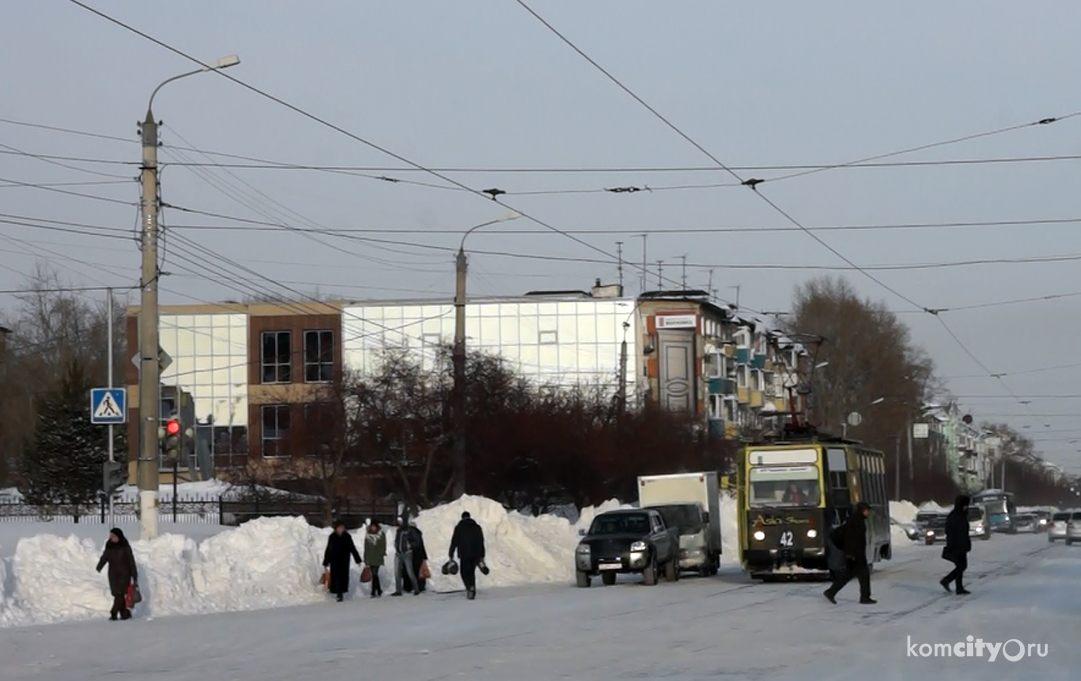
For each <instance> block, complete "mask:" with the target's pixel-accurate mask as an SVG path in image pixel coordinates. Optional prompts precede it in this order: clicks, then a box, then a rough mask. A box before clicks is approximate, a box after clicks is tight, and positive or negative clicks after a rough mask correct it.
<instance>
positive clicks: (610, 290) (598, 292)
mask: <svg viewBox="0 0 1081 681" xmlns="http://www.w3.org/2000/svg"><path fill="white" fill-rule="evenodd" d="M592 294H593V297H594V298H622V297H623V287H622V286H620V285H619V284H602V283H601V280H600V279H599V278H598V279H597V283H596V284H594V285H593V291H592Z"/></svg>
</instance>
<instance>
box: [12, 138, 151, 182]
mask: <svg viewBox="0 0 1081 681" xmlns="http://www.w3.org/2000/svg"><path fill="white" fill-rule="evenodd" d="M0 153H5V154H6V153H11V154H15V155H17V156H22V157H25V158H32V159H34V160H36V161H41V162H42V163H48V164H49V165H54V166H59V167H60V168H67V169H68V170H74V171H77V172H80V173H86V174H88V175H97V176H99V177H112V178H120V179H123V180H128V181H132V182H134V181H135V176H134V174H132V175H130V176H129V175H120V174H119V173H106V172H103V171H100V170H91V169H90V168H80V167H79V166H73V165H71V164H70V163H63V162H62V161H60V160H57V159H55V158H53V157H51V156H47V155H45V154H32V153H30V152H28V151H24V150H22V149H19V148H18V147H13V146H11V145H10V144H0ZM133 169H134V168H133Z"/></svg>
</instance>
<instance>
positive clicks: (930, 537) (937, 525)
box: [923, 513, 946, 546]
mask: <svg viewBox="0 0 1081 681" xmlns="http://www.w3.org/2000/svg"><path fill="white" fill-rule="evenodd" d="M923 540H924V541H925V542H926V543H927V545H928V546H930V545H931V544H934V543H935V542H936V541H946V514H945V513H936V514H935V517H934V518H931V519H930V520H929V521H928V522H927V529H925V530H924V531H923Z"/></svg>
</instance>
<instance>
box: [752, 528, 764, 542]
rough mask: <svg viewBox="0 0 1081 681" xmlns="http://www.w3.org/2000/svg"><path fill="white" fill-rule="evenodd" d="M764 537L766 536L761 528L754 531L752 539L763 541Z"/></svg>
mask: <svg viewBox="0 0 1081 681" xmlns="http://www.w3.org/2000/svg"><path fill="white" fill-rule="evenodd" d="M765 538H766V533H765V532H763V531H762V530H758V531H757V532H755V533H754V540H755V541H764V540H765Z"/></svg>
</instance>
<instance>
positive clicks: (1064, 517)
mask: <svg viewBox="0 0 1081 681" xmlns="http://www.w3.org/2000/svg"><path fill="white" fill-rule="evenodd" d="M1069 522H1070V513H1069V512H1068V511H1066V512H1062V513H1056V514H1054V515H1053V516H1051V522H1050V523H1049V524H1048V525H1047V541H1048V542H1050V543H1052V544H1054V543H1055V540H1056V539H1065V538H1066V525H1067V524H1069Z"/></svg>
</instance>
